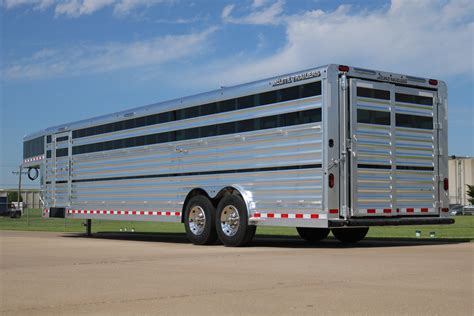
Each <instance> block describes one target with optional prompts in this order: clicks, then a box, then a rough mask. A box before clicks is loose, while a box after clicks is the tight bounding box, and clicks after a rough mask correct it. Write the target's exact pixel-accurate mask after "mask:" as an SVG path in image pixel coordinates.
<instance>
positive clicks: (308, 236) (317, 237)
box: [296, 227, 329, 242]
mask: <svg viewBox="0 0 474 316" xmlns="http://www.w3.org/2000/svg"><path fill="white" fill-rule="evenodd" d="M296 230H297V231H298V234H299V235H300V237H301V238H303V239H304V240H306V241H309V242H318V241H321V240H323V239H324V238H326V237H327V236H328V235H329V228H308V227H296Z"/></svg>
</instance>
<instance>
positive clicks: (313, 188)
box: [24, 65, 453, 246]
mask: <svg viewBox="0 0 474 316" xmlns="http://www.w3.org/2000/svg"><path fill="white" fill-rule="evenodd" d="M447 153H448V152H447V88H446V85H445V83H444V82H442V81H438V80H433V79H426V78H419V77H413V76H408V75H401V74H395V73H389V72H383V71H375V70H368V69H360V68H354V67H348V66H344V65H327V66H323V67H318V68H314V69H310V70H305V71H300V72H295V73H292V74H287V75H282V76H278V77H274V78H269V79H265V80H260V81H256V82H251V83H246V84H242V85H239V86H235V87H229V88H222V89H219V90H215V91H212V92H208V93H204V94H199V95H195V96H191V97H185V98H180V99H176V100H172V101H168V102H162V103H158V104H153V105H149V106H144V107H140V108H136V109H132V110H129V111H124V112H119V113H113V114H110V115H104V116H101V117H97V118H93V119H89V120H84V121H79V122H74V123H69V124H64V125H60V126H56V127H52V128H48V129H46V130H43V131H41V132H38V133H35V134H31V135H28V136H26V137H25V139H24V166H25V167H34V168H40V171H41V172H40V174H41V186H42V192H43V200H44V213H43V215H44V216H45V217H68V218H82V219H88V220H90V219H101V220H104V219H111V220H127V221H130V220H136V221H163V222H183V223H184V224H185V227H186V232H187V236H188V237H189V239H190V240H191V241H192V242H193V243H195V244H208V243H212V242H214V241H215V240H216V238H219V239H220V240H221V241H222V242H223V243H224V244H225V245H227V246H241V245H245V244H247V243H248V242H249V241H251V240H252V237H253V236H254V234H255V229H256V227H257V226H292V227H296V228H298V232H299V233H300V235H301V236H302V237H303V238H305V239H307V240H310V241H318V240H321V239H323V238H325V237H326V236H327V235H328V233H329V231H330V229H332V231H333V234H334V236H335V237H336V238H337V239H339V240H341V241H344V242H355V241H358V240H361V239H362V238H364V236H365V235H366V233H367V231H368V228H369V226H374V225H375V226H377V225H423V224H450V223H453V220H452V219H451V218H449V212H448V211H449V208H448V192H447V189H448V187H447V186H448V180H447V178H446V175H447V173H448V170H447V158H448V157H447ZM89 223H90V221H89ZM89 229H90V225H89Z"/></svg>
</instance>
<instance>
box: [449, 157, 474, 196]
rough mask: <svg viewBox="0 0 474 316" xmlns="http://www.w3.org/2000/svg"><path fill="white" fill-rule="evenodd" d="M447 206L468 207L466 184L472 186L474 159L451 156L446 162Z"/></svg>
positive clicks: (473, 181)
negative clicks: (447, 173) (447, 172)
mask: <svg viewBox="0 0 474 316" xmlns="http://www.w3.org/2000/svg"><path fill="white" fill-rule="evenodd" d="M448 169H449V204H460V205H468V204H470V203H469V201H468V198H469V197H468V195H467V193H466V191H467V184H469V185H473V184H474V158H473V157H456V156H452V157H451V158H449V161H448Z"/></svg>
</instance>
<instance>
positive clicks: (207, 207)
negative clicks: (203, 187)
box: [184, 195, 217, 245]
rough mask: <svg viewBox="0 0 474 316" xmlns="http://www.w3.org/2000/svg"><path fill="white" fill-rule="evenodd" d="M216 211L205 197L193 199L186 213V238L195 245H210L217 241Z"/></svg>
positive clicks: (199, 196)
mask: <svg viewBox="0 0 474 316" xmlns="http://www.w3.org/2000/svg"><path fill="white" fill-rule="evenodd" d="M215 214H216V209H215V207H214V205H213V204H212V203H211V201H209V199H208V198H207V197H205V196H202V195H198V196H195V197H193V198H191V199H190V200H189V202H188V204H187V205H186V209H185V213H184V227H185V229H186V236H187V237H188V239H189V240H190V241H191V242H192V243H193V244H195V245H208V244H212V243H214V242H215V241H216V240H217V233H216V227H215V220H214V217H215Z"/></svg>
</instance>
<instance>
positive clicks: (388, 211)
mask: <svg viewBox="0 0 474 316" xmlns="http://www.w3.org/2000/svg"><path fill="white" fill-rule="evenodd" d="M434 211H435V210H434V209H433V208H429V207H421V208H414V207H407V208H397V209H391V208H368V209H359V213H365V214H396V213H433V212H434Z"/></svg>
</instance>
